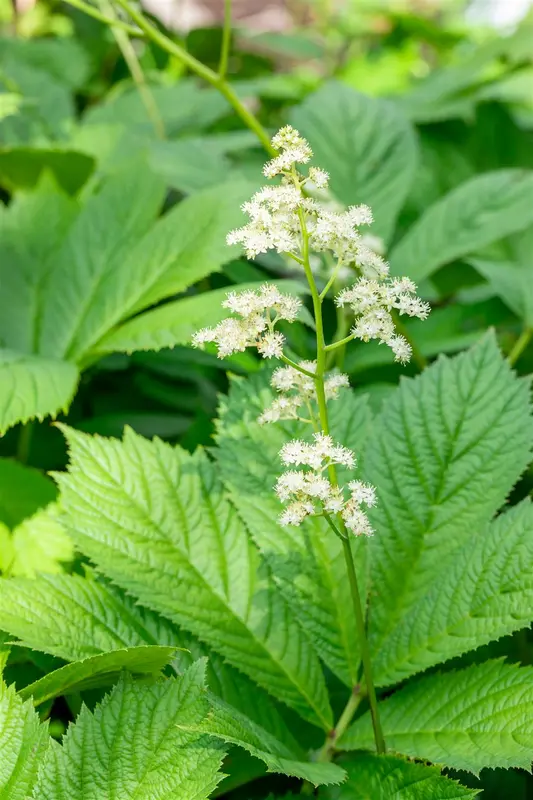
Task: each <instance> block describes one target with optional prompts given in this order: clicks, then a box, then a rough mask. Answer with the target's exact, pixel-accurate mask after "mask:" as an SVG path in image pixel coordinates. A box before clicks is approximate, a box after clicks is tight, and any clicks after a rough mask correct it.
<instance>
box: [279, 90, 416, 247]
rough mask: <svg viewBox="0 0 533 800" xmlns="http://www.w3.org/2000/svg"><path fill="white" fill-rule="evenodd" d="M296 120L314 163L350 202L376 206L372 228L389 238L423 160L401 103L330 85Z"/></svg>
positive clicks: (294, 116)
mask: <svg viewBox="0 0 533 800" xmlns="http://www.w3.org/2000/svg"><path fill="white" fill-rule="evenodd" d="M292 121H293V123H294V125H295V127H296V128H298V130H299V131H300V132H301V133H302V134H303V135H304V136H306V137H307V138H308V139H309V142H310V144H311V147H312V148H313V152H314V160H313V163H314V164H316V165H317V166H319V167H322V168H323V169H325V170H327V171H328V172H329V173H330V179H331V180H330V187H331V191H332V192H333V194H334V195H335V196H336V197H337V198H338V199H339V200H340V201H341V202H342V203H344V204H345V205H354V204H357V203H365V204H366V205H369V206H370V207H371V208H372V211H373V213H374V218H375V223H374V225H373V228H372V231H373V233H375V234H376V235H378V236H382V237H383V238H384V239H386V240H389V239H390V237H391V235H392V233H393V231H394V224H395V222H396V217H397V216H398V213H399V211H400V209H401V207H402V205H403V203H404V201H405V198H406V197H407V194H408V192H409V187H410V185H411V182H412V180H413V178H414V174H415V169H416V163H417V143H416V138H415V133H414V130H413V128H412V126H411V125H410V123H409V122H408V120H407V119H406V117H405V116H404V115H403V114H402V113H401V112H400V111H398V109H397V108H396V106H394V105H393V104H392V103H389V102H388V101H386V100H381V99H378V98H375V97H368V96H367V95H364V94H360V93H359V92H357V91H355V89H352V88H350V87H349V86H345V85H344V84H342V83H333V82H331V83H328V84H326V85H325V86H323V87H322V88H321V89H319V90H318V92H315V93H314V94H312V95H310V96H309V97H307V98H306V100H305V101H304V102H303V103H302V105H301V106H298V107H296V108H295V109H294V111H293V114H292Z"/></svg>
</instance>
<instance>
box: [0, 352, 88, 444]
mask: <svg viewBox="0 0 533 800" xmlns="http://www.w3.org/2000/svg"><path fill="white" fill-rule="evenodd" d="M78 378H79V373H78V370H77V368H76V367H75V365H74V364H71V363H69V362H68V361H58V360H56V359H52V358H41V357H40V356H29V355H24V354H22V353H16V352H15V351H13V350H0V433H5V431H6V430H7V428H10V427H11V426H12V425H15V424H16V423H17V422H28V420H30V419H36V418H37V419H39V420H42V419H43V418H44V417H46V416H49V415H51V416H53V417H55V416H56V415H57V414H58V413H59V412H60V411H66V409H67V408H68V406H69V405H70V402H71V400H72V398H73V396H74V392H75V391H76V387H77V385H78Z"/></svg>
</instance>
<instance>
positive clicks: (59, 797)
mask: <svg viewBox="0 0 533 800" xmlns="http://www.w3.org/2000/svg"><path fill="white" fill-rule="evenodd" d="M204 671H205V663H202V662H197V664H195V665H193V666H192V667H191V668H190V669H189V670H188V671H187V672H186V673H185V674H184V675H183V676H180V677H177V678H171V679H169V680H166V681H164V682H160V683H156V684H153V685H151V686H150V685H146V684H139V683H135V682H134V681H132V679H131V678H123V679H121V680H120V681H119V683H118V685H117V686H116V687H115V689H114V690H113V692H112V693H111V694H110V695H108V696H107V697H106V698H105V699H104V700H103V701H102V703H101V704H100V705H98V706H97V707H96V709H95V711H94V714H91V712H90V711H89V710H88V709H87V708H86V707H83V708H82V711H81V713H80V714H79V716H78V719H77V722H76V724H75V725H71V726H70V727H69V729H68V731H67V734H66V736H65V737H64V739H63V744H62V745H59V744H57V743H56V742H52V743H51V746H50V748H49V750H48V752H47V754H46V759H45V763H44V766H43V768H42V770H41V772H40V774H39V779H38V782H37V786H36V789H35V791H34V794H33V797H34V799H35V800H101V798H103V797H128V798H131V800H135V799H137V800H141V798H142V800H204V799H205V798H207V797H208V796H209V794H210V793H211V791H212V790H213V789H214V788H215V787H216V785H217V784H218V782H219V781H220V779H221V777H222V775H221V774H220V772H219V768H220V763H221V760H222V756H223V750H222V749H221V747H220V745H217V743H214V742H213V741H212V740H211V741H210V740H209V739H208V738H207V737H205V736H203V737H202V736H199V735H198V734H195V733H186V732H184V731H183V730H182V729H180V727H178V726H180V725H181V726H183V725H195V724H196V725H197V724H199V723H200V722H201V720H202V719H203V717H204V716H205V714H206V713H207V711H208V710H209V705H208V703H207V700H206V697H205V690H204V688H203V677H204Z"/></svg>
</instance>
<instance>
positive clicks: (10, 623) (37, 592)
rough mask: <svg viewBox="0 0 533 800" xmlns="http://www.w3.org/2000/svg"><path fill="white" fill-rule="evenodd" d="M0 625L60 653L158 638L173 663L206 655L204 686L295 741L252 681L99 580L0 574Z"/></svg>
mask: <svg viewBox="0 0 533 800" xmlns="http://www.w3.org/2000/svg"><path fill="white" fill-rule="evenodd" d="M0 629H3V630H6V631H8V632H9V633H10V634H11V636H16V637H18V639H20V640H21V643H23V644H25V645H26V646H27V647H31V648H33V649H34V650H41V651H43V652H45V653H50V654H51V655H55V656H59V657H60V658H63V659H65V660H66V661H80V660H83V659H88V658H91V657H92V656H95V655H97V654H102V653H106V652H108V651H116V650H124V648H139V647H142V645H161V646H167V647H170V648H171V649H172V650H173V651H176V658H175V661H174V662H173V666H174V667H175V669H179V670H180V671H181V670H183V669H185V668H186V667H188V666H190V665H191V664H192V663H193V661H194V660H196V659H198V658H202V657H205V656H208V658H209V662H208V666H207V681H208V686H209V689H210V690H211V692H212V693H214V694H216V695H218V696H219V697H221V698H222V699H223V700H225V701H226V702H227V703H229V704H230V705H232V706H234V707H235V708H236V709H238V710H240V711H242V712H246V714H247V715H248V716H249V717H251V718H252V719H253V720H254V721H255V722H257V723H258V724H259V725H261V726H262V728H265V729H266V730H267V731H269V732H270V733H271V734H272V735H273V736H275V737H276V738H277V739H279V740H280V741H282V742H284V743H285V744H286V745H287V746H288V747H289V748H291V749H294V748H295V747H297V745H296V743H295V741H294V739H293V737H292V736H291V734H290V732H289V729H288V727H287V723H286V720H285V719H284V717H282V716H281V714H280V712H279V710H278V707H277V704H276V703H275V702H274V701H273V700H272V698H271V697H269V695H267V694H266V692H264V691H263V690H262V689H260V688H259V687H258V686H257V684H255V683H253V682H252V681H251V680H249V679H248V678H247V677H246V676H245V675H243V674H242V673H241V672H238V671H237V670H236V669H234V668H233V667H231V666H230V665H229V664H227V663H226V662H225V661H224V659H223V658H222V657H221V656H219V655H218V653H215V652H213V651H211V650H209V649H208V648H207V647H206V646H205V645H203V644H200V642H199V641H198V640H196V639H195V638H194V637H193V636H191V635H190V634H187V633H185V632H184V631H181V630H179V629H178V628H177V626H176V625H174V624H173V623H172V622H170V621H169V620H167V619H165V618H164V617H160V616H159V615H158V614H156V613H155V612H153V611H150V610H148V609H146V608H143V607H142V606H139V605H137V604H136V603H135V602H134V600H133V599H132V598H130V597H128V596H126V595H125V594H124V593H122V592H121V591H120V590H118V589H117V588H116V587H112V586H110V585H108V584H106V583H103V582H101V581H97V580H94V579H87V578H81V577H80V576H78V575H39V576H38V577H36V578H35V579H34V580H27V579H24V578H17V579H11V580H3V581H0ZM180 648H183V649H180Z"/></svg>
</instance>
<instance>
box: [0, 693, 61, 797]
mask: <svg viewBox="0 0 533 800" xmlns="http://www.w3.org/2000/svg"><path fill="white" fill-rule="evenodd" d="M48 738H49V737H48V725H47V724H45V725H41V724H40V722H39V717H38V716H37V714H36V713H35V711H34V710H33V706H32V704H31V702H26V703H23V702H22V700H21V699H20V697H18V696H17V694H16V692H15V687H14V686H9V687H7V686H6V685H5V683H4V682H3V680H2V679H1V678H0V800H26V798H27V797H29V796H30V794H31V790H32V788H33V785H34V782H35V780H36V778H37V772H38V770H39V767H40V765H41V760H42V758H43V756H44V753H45V751H46V748H47V745H48Z"/></svg>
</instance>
